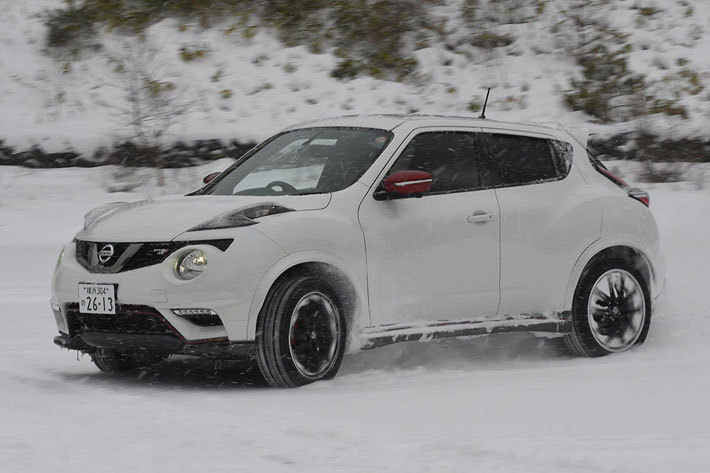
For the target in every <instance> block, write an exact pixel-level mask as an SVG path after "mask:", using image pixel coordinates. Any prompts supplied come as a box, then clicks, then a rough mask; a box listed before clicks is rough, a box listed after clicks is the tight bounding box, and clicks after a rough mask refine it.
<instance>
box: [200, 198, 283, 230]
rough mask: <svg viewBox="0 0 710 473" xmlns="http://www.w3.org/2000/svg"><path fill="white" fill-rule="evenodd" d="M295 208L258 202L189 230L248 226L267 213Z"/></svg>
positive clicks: (225, 213)
mask: <svg viewBox="0 0 710 473" xmlns="http://www.w3.org/2000/svg"><path fill="white" fill-rule="evenodd" d="M292 211H293V209H290V208H288V207H284V206H282V205H278V204H258V205H253V206H251V207H246V208H243V209H238V210H230V211H229V212H224V213H222V214H219V215H217V216H216V217H214V218H212V219H210V220H208V221H206V222H204V223H201V224H199V225H197V226H196V227H192V228H191V229H189V230H188V232H196V231H199V230H216V229H218V228H235V227H246V226H248V225H254V224H256V223H258V222H257V221H256V219H257V218H261V217H266V216H267V215H274V214H280V213H284V212H292Z"/></svg>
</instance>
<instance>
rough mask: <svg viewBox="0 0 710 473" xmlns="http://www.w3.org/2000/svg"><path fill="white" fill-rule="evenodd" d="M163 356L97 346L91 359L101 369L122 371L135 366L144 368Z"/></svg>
mask: <svg viewBox="0 0 710 473" xmlns="http://www.w3.org/2000/svg"><path fill="white" fill-rule="evenodd" d="M163 359H164V358H163V357H162V356H159V355H142V354H141V355H136V354H130V353H123V352H118V351H113V350H107V349H104V348H98V349H96V351H95V352H94V353H92V354H91V361H93V362H94V364H95V365H96V367H97V368H98V369H100V370H101V371H106V372H112V373H123V372H126V371H130V370H133V369H136V368H146V367H148V366H150V365H152V364H155V363H157V362H159V361H161V360H163Z"/></svg>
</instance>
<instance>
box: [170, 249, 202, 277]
mask: <svg viewBox="0 0 710 473" xmlns="http://www.w3.org/2000/svg"><path fill="white" fill-rule="evenodd" d="M174 269H175V275H176V276H177V277H179V278H180V279H184V280H190V279H195V278H196V277H197V276H199V275H200V274H202V272H203V271H204V270H205V269H207V255H206V254H205V252H204V251H202V250H192V251H188V252H187V253H185V254H183V255H182V256H180V257H178V259H177V260H175V268H174Z"/></svg>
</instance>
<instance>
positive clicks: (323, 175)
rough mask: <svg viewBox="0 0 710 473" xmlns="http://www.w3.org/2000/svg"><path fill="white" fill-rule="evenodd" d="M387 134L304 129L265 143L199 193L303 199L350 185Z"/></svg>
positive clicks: (383, 142)
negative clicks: (301, 196) (278, 196)
mask: <svg viewBox="0 0 710 473" xmlns="http://www.w3.org/2000/svg"><path fill="white" fill-rule="evenodd" d="M391 137H392V133H390V132H388V131H385V130H375V129H369V128H305V129H299V130H294V131H288V132H286V133H283V134H280V135H277V136H275V137H274V138H272V139H271V140H269V141H267V142H266V143H265V144H264V145H262V146H261V147H260V148H257V149H256V150H255V151H254V152H252V153H251V154H249V155H247V156H245V158H244V159H243V160H240V161H239V162H237V163H236V164H235V165H234V166H233V167H232V168H230V169H228V170H227V171H226V172H224V173H222V174H221V175H220V176H219V177H218V178H217V179H215V180H214V181H213V182H212V183H210V184H209V185H208V186H207V187H205V188H204V189H203V190H202V192H200V194H212V195H304V194H315V193H325V192H335V191H339V190H341V189H345V188H346V187H348V186H350V185H352V184H353V183H354V182H355V181H357V180H358V178H359V177H360V176H362V174H363V173H364V172H365V171H366V170H367V168H369V167H370V166H371V165H372V163H373V162H375V159H377V156H379V154H380V153H381V152H382V150H383V149H384V148H385V146H387V143H389V141H390V139H391Z"/></svg>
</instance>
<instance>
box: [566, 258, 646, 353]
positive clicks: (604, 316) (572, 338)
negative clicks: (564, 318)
mask: <svg viewBox="0 0 710 473" xmlns="http://www.w3.org/2000/svg"><path fill="white" fill-rule="evenodd" d="M650 323H651V301H650V295H649V292H648V288H647V286H646V283H645V281H644V279H643V276H642V275H641V274H640V273H639V272H638V271H636V270H634V269H631V268H629V267H628V265H626V264H625V263H624V262H623V261H620V260H612V261H607V262H603V263H600V264H597V265H595V266H594V267H592V268H591V269H590V270H589V271H587V272H586V274H584V275H583V276H582V278H581V279H580V282H579V285H578V286H577V290H576V291H575V296H574V305H573V308H572V331H571V333H569V334H568V335H566V336H565V342H566V344H567V346H568V347H569V348H570V350H571V351H572V352H573V353H574V354H576V355H579V356H592V357H596V356H604V355H608V354H610V353H617V352H622V351H626V350H628V349H630V348H631V347H633V346H634V345H638V344H641V343H643V342H644V340H645V339H646V336H647V335H648V329H649V326H650Z"/></svg>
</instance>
